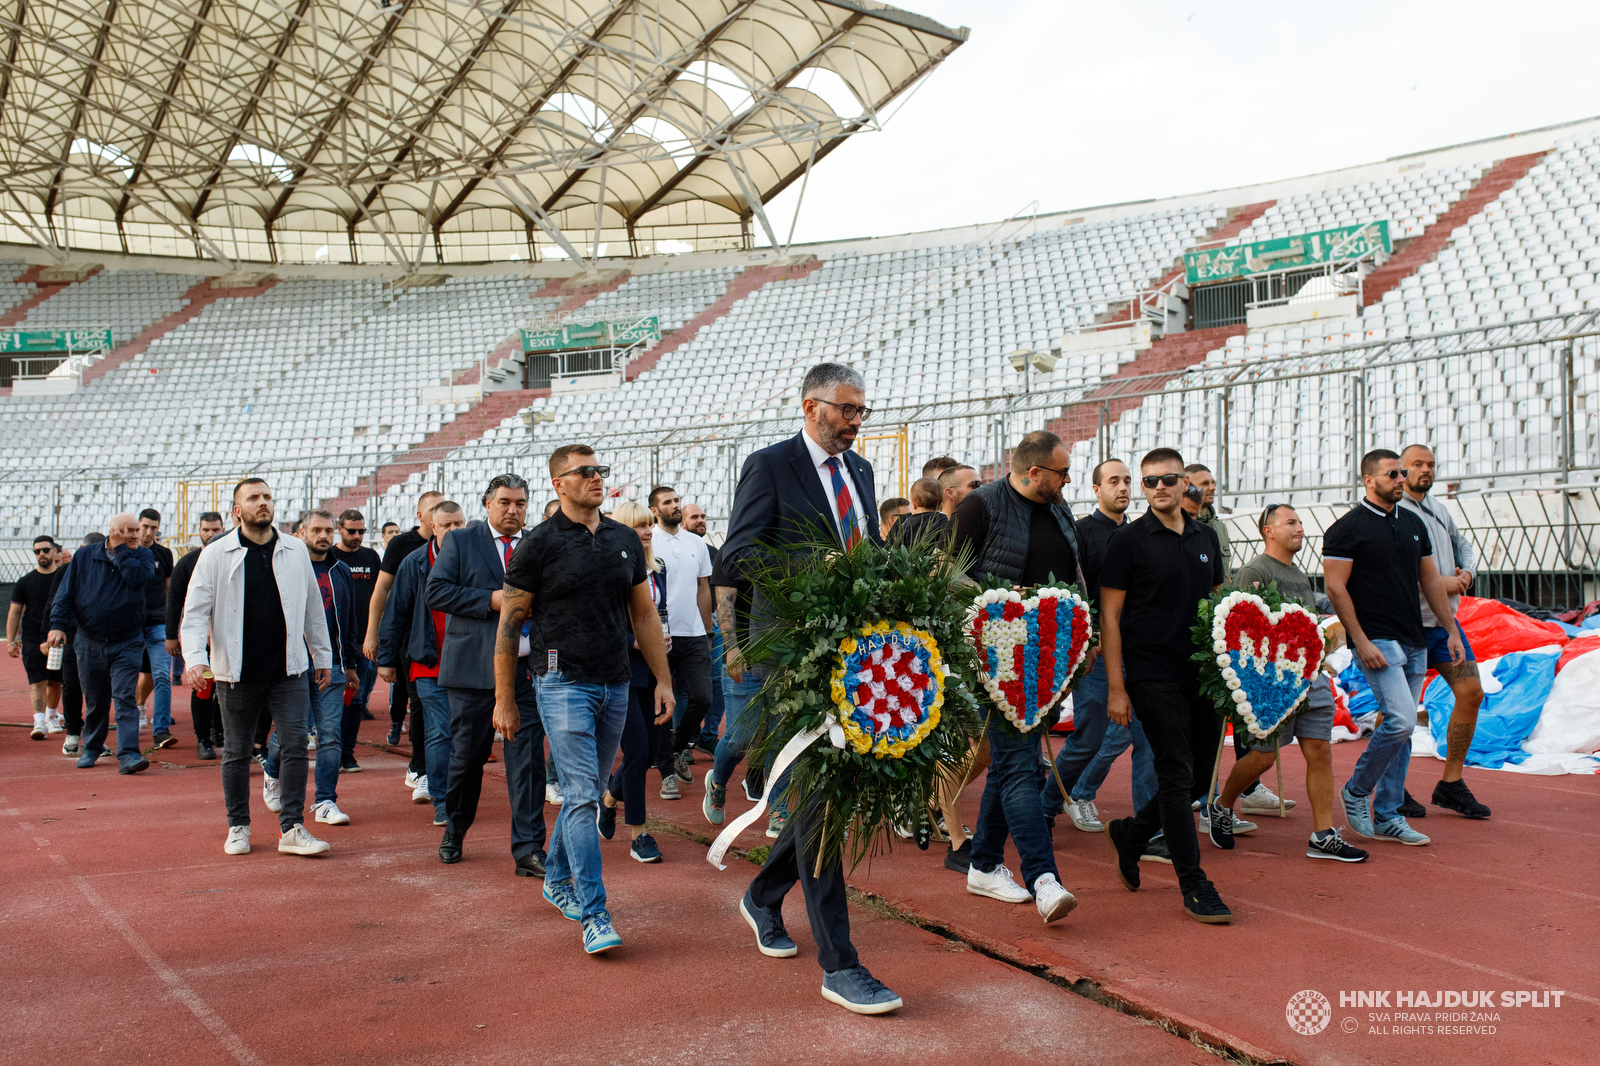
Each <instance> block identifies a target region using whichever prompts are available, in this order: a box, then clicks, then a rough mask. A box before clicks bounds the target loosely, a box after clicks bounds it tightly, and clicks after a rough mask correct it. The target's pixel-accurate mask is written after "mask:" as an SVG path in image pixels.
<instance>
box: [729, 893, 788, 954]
mask: <svg viewBox="0 0 1600 1066" xmlns="http://www.w3.org/2000/svg"><path fill="white" fill-rule="evenodd" d="M739 913H740V914H742V915H744V920H745V921H747V922H749V923H750V928H751V929H754V930H755V931H756V947H757V948H758V949H759V950H760V951H761V954H763V955H767V956H770V957H771V958H774V959H787V958H792V957H793V956H794V954H795V952H796V951H798V950H799V949H798V948H796V947H795V946H794V941H793V940H790V939H789V933H788V931H787V930H785V929H784V927H783V915H781V914H779V913H778V912H777V911H772V910H768V909H766V908H765V907H758V906H756V905H755V903H754V902H752V901H751V899H750V890H749V889H745V892H744V898H743V899H741V900H740V901H739Z"/></svg>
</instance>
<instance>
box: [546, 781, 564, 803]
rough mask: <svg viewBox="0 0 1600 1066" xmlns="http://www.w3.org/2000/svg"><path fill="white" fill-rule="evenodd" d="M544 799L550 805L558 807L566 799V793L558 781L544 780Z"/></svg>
mask: <svg viewBox="0 0 1600 1066" xmlns="http://www.w3.org/2000/svg"><path fill="white" fill-rule="evenodd" d="M544 801H545V802H546V803H548V804H550V805H551V806H552V807H559V806H561V805H562V804H563V803H565V802H566V801H567V797H566V794H565V793H563V792H562V791H561V782H560V781H546V782H545V783H544Z"/></svg>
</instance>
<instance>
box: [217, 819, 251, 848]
mask: <svg viewBox="0 0 1600 1066" xmlns="http://www.w3.org/2000/svg"><path fill="white" fill-rule="evenodd" d="M222 852H223V854H224V855H248V854H250V827H249V826H247V825H231V826H229V827H228V842H227V843H226V844H224V845H222Z"/></svg>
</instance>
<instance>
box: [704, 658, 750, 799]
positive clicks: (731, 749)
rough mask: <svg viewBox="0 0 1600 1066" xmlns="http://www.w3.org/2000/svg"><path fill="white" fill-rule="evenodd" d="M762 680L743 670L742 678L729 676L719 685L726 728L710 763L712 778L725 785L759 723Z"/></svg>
mask: <svg viewBox="0 0 1600 1066" xmlns="http://www.w3.org/2000/svg"><path fill="white" fill-rule="evenodd" d="M760 691H761V682H760V681H759V680H758V679H757V678H756V676H755V674H753V673H751V672H750V671H748V670H746V671H745V675H744V680H743V681H735V680H734V679H733V678H731V677H730V678H728V680H727V682H726V683H725V684H724V685H723V686H722V701H723V707H724V710H725V711H726V715H727V720H728V731H727V732H726V733H724V734H722V739H721V740H719V741H717V754H716V757H715V758H714V759H713V760H712V763H711V777H712V780H714V781H716V782H717V783H718V784H720V785H722V786H723V787H724V788H726V787H727V785H728V782H730V781H732V780H733V771H734V768H735V767H737V766H738V765H739V761H740V760H741V759H743V758H744V756H745V752H746V750H748V749H749V747H750V741H751V740H753V739H754V738H755V734H756V726H758V725H760V724H761V704H760V703H759V702H757V700H756V695H757V694H758V693H760Z"/></svg>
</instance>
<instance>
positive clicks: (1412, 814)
mask: <svg viewBox="0 0 1600 1066" xmlns="http://www.w3.org/2000/svg"><path fill="white" fill-rule="evenodd" d="M1433 791H1434V795H1435V796H1437V795H1438V794H1439V790H1438V789H1434V790H1433ZM1434 802H1435V803H1437V802H1439V801H1438V800H1437V799H1435V800H1434ZM1427 816H1428V809H1427V808H1426V807H1424V806H1423V805H1422V804H1420V803H1418V802H1417V801H1416V800H1414V799H1412V798H1411V790H1410V789H1407V790H1406V799H1405V802H1404V803H1402V804H1400V817H1402V818H1426V817H1427Z"/></svg>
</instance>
